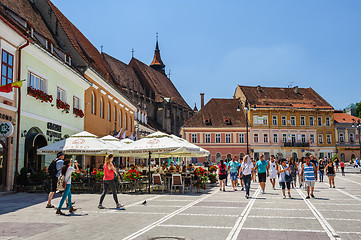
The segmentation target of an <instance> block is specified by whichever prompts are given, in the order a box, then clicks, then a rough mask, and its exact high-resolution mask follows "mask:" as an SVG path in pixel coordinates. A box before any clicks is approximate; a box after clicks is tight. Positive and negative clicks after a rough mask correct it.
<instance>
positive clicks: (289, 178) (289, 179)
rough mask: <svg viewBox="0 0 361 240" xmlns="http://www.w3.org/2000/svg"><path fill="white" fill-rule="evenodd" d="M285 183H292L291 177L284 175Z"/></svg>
mask: <svg viewBox="0 0 361 240" xmlns="http://www.w3.org/2000/svg"><path fill="white" fill-rule="evenodd" d="M285 181H286V182H288V183H290V182H292V176H291V175H287V174H286V173H285Z"/></svg>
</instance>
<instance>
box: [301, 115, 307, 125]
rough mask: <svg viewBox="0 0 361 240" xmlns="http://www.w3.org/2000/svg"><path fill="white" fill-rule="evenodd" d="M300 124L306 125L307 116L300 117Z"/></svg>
mask: <svg viewBox="0 0 361 240" xmlns="http://www.w3.org/2000/svg"><path fill="white" fill-rule="evenodd" d="M300 125H301V126H306V118H305V116H301V117H300Z"/></svg>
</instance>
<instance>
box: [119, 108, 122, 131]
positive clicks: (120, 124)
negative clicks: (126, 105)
mask: <svg viewBox="0 0 361 240" xmlns="http://www.w3.org/2000/svg"><path fill="white" fill-rule="evenodd" d="M122 120H123V119H122V110H119V127H122Z"/></svg>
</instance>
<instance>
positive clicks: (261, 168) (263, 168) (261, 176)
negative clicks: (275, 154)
mask: <svg viewBox="0 0 361 240" xmlns="http://www.w3.org/2000/svg"><path fill="white" fill-rule="evenodd" d="M255 169H256V170H257V172H258V181H259V185H260V186H261V188H262V194H265V193H266V192H265V189H266V179H267V176H268V163H267V161H266V160H264V155H263V154H261V156H260V159H259V160H258V161H257V163H256V167H255Z"/></svg>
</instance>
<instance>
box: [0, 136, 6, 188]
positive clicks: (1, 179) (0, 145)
mask: <svg viewBox="0 0 361 240" xmlns="http://www.w3.org/2000/svg"><path fill="white" fill-rule="evenodd" d="M6 149H7V148H6V145H5V143H4V142H3V141H0V191H1V192H2V191H5V188H6V175H7V153H6Z"/></svg>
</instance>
